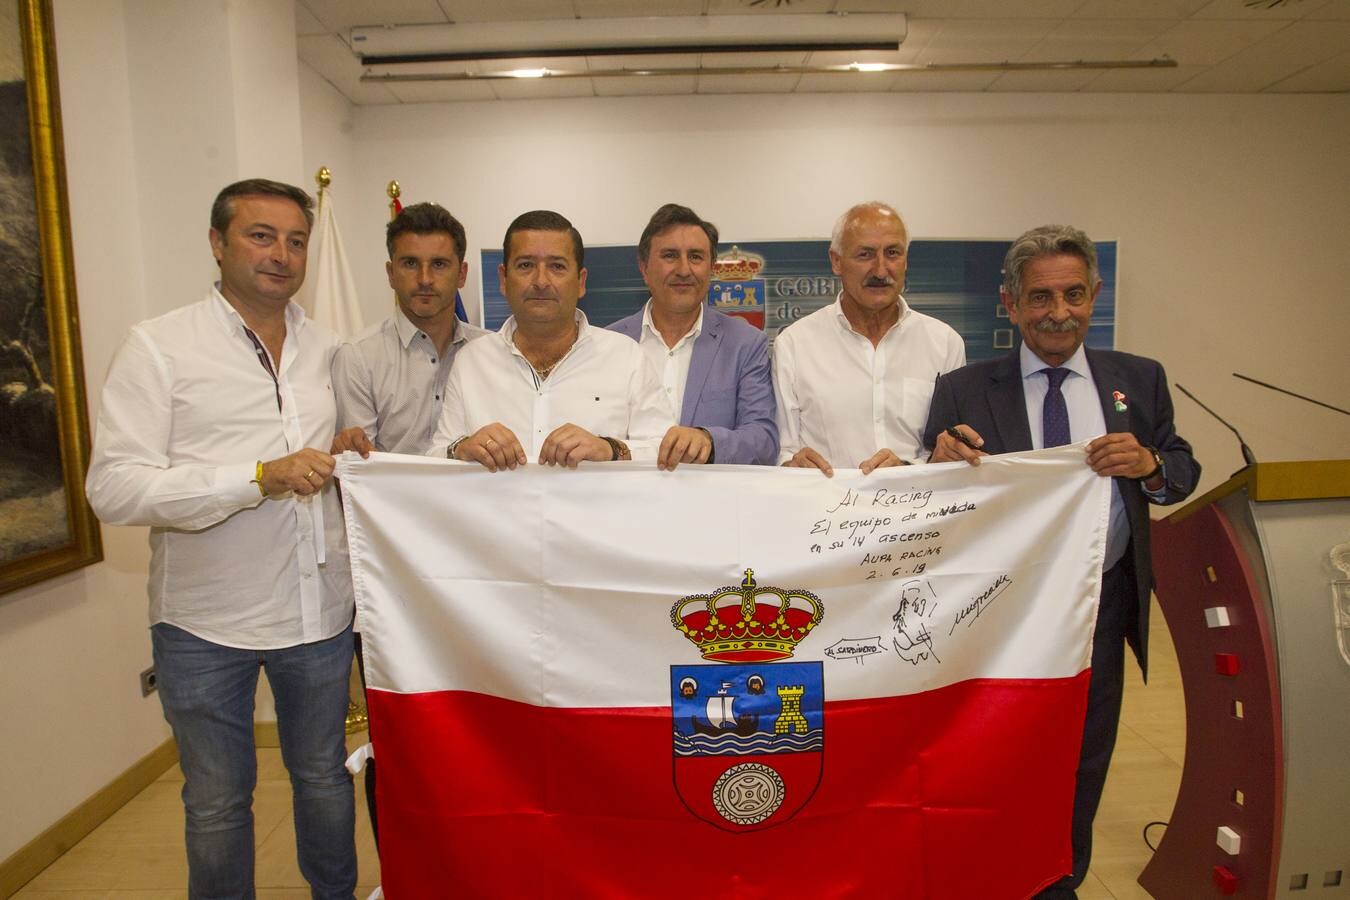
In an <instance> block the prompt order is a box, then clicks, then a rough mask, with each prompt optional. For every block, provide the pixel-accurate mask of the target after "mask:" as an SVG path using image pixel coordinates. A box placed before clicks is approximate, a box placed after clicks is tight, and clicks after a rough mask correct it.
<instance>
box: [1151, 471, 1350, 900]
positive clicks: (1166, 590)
mask: <svg viewBox="0 0 1350 900" xmlns="http://www.w3.org/2000/svg"><path fill="white" fill-rule="evenodd" d="M1152 534H1153V567H1154V572H1155V574H1156V576H1157V588H1156V590H1157V595H1158V603H1159V605H1160V606H1161V607H1162V611H1163V615H1164V616H1165V617H1166V619H1167V626H1168V628H1169V629H1170V630H1171V633H1172V639H1173V641H1174V642H1175V644H1176V648H1177V660H1178V662H1179V663H1180V668H1181V679H1182V688H1183V692H1184V694H1185V698H1186V764H1185V766H1184V767H1183V769H1182V775H1181V789H1180V791H1179V792H1178V794H1177V802H1176V807H1175V808H1174V809H1173V811H1172V819H1171V822H1170V823H1169V824H1168V826H1167V831H1166V834H1165V835H1164V836H1163V839H1162V842H1161V843H1160V844H1159V845H1158V849H1157V851H1156V852H1155V853H1154V855H1153V858H1152V860H1151V861H1150V862H1149V864H1148V865H1147V866H1146V867H1145V868H1144V871H1143V874H1141V875H1140V876H1139V883H1140V884H1141V885H1143V887H1144V888H1145V889H1146V890H1147V891H1148V892H1149V893H1150V894H1152V895H1153V896H1154V897H1156V898H1158V900H1196V898H1204V897H1220V896H1233V897H1247V898H1275V897H1278V898H1282V900H1283V898H1289V900H1320V898H1328V900H1330V898H1331V897H1350V774H1347V769H1348V768H1350V460H1332V461H1320V462H1280V463H1258V464H1255V465H1251V466H1248V467H1247V468H1245V469H1242V470H1241V471H1239V472H1238V473H1237V474H1236V475H1234V476H1233V477H1232V478H1230V479H1229V480H1228V481H1227V482H1225V483H1224V484H1222V485H1220V486H1219V487H1217V488H1215V489H1214V490H1212V491H1210V492H1209V493H1207V494H1205V495H1204V496H1202V497H1200V498H1198V499H1196V500H1194V501H1192V502H1191V503H1188V504H1187V505H1186V506H1184V507H1182V508H1181V509H1180V510H1178V511H1177V512H1176V513H1174V514H1172V515H1171V516H1168V517H1167V518H1165V519H1162V520H1161V521H1158V522H1155V523H1153V529H1152ZM1338 546H1339V547H1340V551H1339V555H1337V554H1336V550H1337V547H1338ZM1333 556H1335V559H1333ZM1337 562H1339V563H1340V566H1338V565H1336V564H1335V563H1337Z"/></svg>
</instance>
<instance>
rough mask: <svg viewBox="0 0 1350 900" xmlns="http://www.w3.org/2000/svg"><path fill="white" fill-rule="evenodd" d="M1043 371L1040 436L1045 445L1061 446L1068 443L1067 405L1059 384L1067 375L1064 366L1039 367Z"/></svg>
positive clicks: (1067, 371)
mask: <svg viewBox="0 0 1350 900" xmlns="http://www.w3.org/2000/svg"><path fill="white" fill-rule="evenodd" d="M1041 371H1042V372H1044V373H1045V381H1046V385H1047V387H1046V391H1045V405H1044V406H1043V407H1041V437H1042V441H1041V443H1042V445H1043V446H1045V447H1062V446H1063V445H1065V444H1067V443H1069V407H1068V406H1067V405H1066V404H1065V403H1064V395H1063V394H1062V393H1060V390H1059V388H1060V385H1062V384H1063V383H1064V379H1065V378H1067V377H1068V375H1069V370H1068V369H1065V368H1054V369H1041Z"/></svg>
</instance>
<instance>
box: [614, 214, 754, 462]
mask: <svg viewBox="0 0 1350 900" xmlns="http://www.w3.org/2000/svg"><path fill="white" fill-rule="evenodd" d="M716 258H717V227H716V226H715V225H713V224H712V223H711V222H705V221H704V220H703V219H701V218H699V216H698V214H697V213H695V212H694V211H693V210H692V209H690V208H688V207H687V206H679V205H677V204H674V203H667V204H666V205H665V206H663V207H661V208H660V209H658V210H657V211H656V213H655V214H654V215H653V216H652V218H651V221H650V222H648V223H647V227H646V228H645V229H643V232H642V238H641V239H640V240H639V241H638V268H639V269H640V270H641V272H642V280H643V281H645V282H646V283H647V288H648V289H649V290H650V291H651V299H650V300H649V301H648V302H647V305H646V306H644V307H643V308H642V310H641V311H640V312H636V313H633V314H632V315H631V316H628V317H627V318H625V319H620V320H619V321H617V322H615V323H614V324H613V325H610V326H609V327H610V328H611V329H613V330H614V331H618V332H620V333H622V334H626V335H628V336H629V337H631V338H632V339H633V340H635V341H637V342H638V343H639V344H640V345H641V346H642V349H643V351H644V353H645V355H646V356H647V359H648V361H649V362H650V363H651V365H652V367H653V368H654V370H655V371H656V375H657V377H658V379H660V381H661V383H662V385H663V386H664V387H665V390H666V396H667V397H668V398H669V400H670V405H671V407H672V408H673V409H674V411H675V418H676V421H677V422H678V423H679V424H678V425H676V426H675V427H673V428H671V429H670V430H669V431H668V432H667V433H666V436H665V439H664V440H663V441H662V442H661V448H660V452H659V454H658V458H657V461H658V464H659V465H660V466H661V467H662V468H674V467H675V466H676V465H678V464H679V463H682V462H688V463H713V462H716V463H740V464H758V465H772V464H773V463H774V462H776V461H777V456H778V425H777V422H776V421H775V419H774V398H773V380H772V376H771V374H770V371H769V355H768V337H767V335H765V334H764V332H763V331H760V330H759V329H758V328H755V327H754V326H753V325H751V324H749V323H748V322H746V321H744V320H743V319H738V318H736V317H734V316H728V315H724V314H722V313H720V312H718V311H717V310H715V309H712V308H711V307H709V306H708V302H707V300H708V280H709V278H710V277H711V275H712V265H713V262H714V261H715V260H716Z"/></svg>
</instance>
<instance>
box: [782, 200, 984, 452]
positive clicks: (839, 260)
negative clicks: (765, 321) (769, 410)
mask: <svg viewBox="0 0 1350 900" xmlns="http://www.w3.org/2000/svg"><path fill="white" fill-rule="evenodd" d="M908 250H909V233H908V231H907V229H906V228H905V223H904V220H903V219H901V218H900V214H899V213H897V212H896V211H895V209H894V208H892V207H890V206H887V205H886V204H884V203H875V202H874V203H862V204H859V205H858V206H855V207H853V208H852V209H850V210H849V211H848V212H846V213H844V215H843V216H841V217H840V218H839V221H838V222H837V223H836V224H835V226H834V234H833V236H832V238H831V240H830V267H831V268H832V269H833V270H834V274H835V275H837V276H839V280H840V282H841V283H842V285H843V288H842V290H840V292H839V297H838V299H837V300H836V301H835V302H834V303H832V304H830V305H829V306H827V307H825V308H823V309H819V310H816V311H815V312H813V313H812V314H811V315H809V316H807V317H805V318H804V319H800V320H798V321H797V322H794V323H793V324H792V325H790V326H788V327H787V328H785V329H783V331H782V333H780V334H779V335H778V339H777V340H776V341H775V342H774V348H773V375H774V379H773V380H774V391H775V393H776V394H777V397H778V436H779V441H780V449H779V452H778V461H779V463H781V464H782V465H785V466H798V467H803V468H816V469H819V470H821V471H822V472H824V473H825V474H826V475H832V474H833V473H834V469H833V466H834V465H835V464H838V465H841V466H857V467H858V468H860V469H861V470H862V471H863V473H864V474H866V473H868V472H871V471H872V470H873V469H876V468H879V467H882V466H898V465H908V464H910V463H914V462H921V461H923V460H924V459H925V458H926V457H927V455H928V454H927V453H926V452H925V450H924V448H923V442H922V436H923V426H924V422H925V421H926V420H927V418H928V404H929V401H930V400H931V399H932V396H933V383H934V381H935V380H936V379H937V376H939V375H941V374H942V373H944V372H950V371H951V370H953V369H958V368H960V367H961V366H963V365H965V362H966V348H965V344H964V342H963V341H962V340H961V336H960V335H958V334H957V333H956V331H954V330H953V329H952V328H951V327H950V326H948V325H946V324H944V323H942V322H939V321H938V320H937V319H934V318H932V317H931V316H926V315H924V314H923V313H921V312H917V311H915V310H913V309H910V307H909V305H908V304H907V303H905V298H904V297H902V296H900V289H901V287H902V286H903V285H904V282H905V269H906V266H907V260H908Z"/></svg>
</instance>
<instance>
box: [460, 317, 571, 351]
mask: <svg viewBox="0 0 1350 900" xmlns="http://www.w3.org/2000/svg"><path fill="white" fill-rule="evenodd" d="M572 321H574V322H576V323H577V340H576V343H574V344H573V345H572V346H573V347H576V346H578V345H580V344H581V342H582V341H585V340H588V339H589V337H590V336H589V335H588V334H587V332H589V331H590V329H591V323H590V322H589V321H588V320H587V319H586V314H585V313H584V312H582V311H581V310H580V309H579V308H578V309H577V311H576V312H575V313H573V314H572ZM455 330H456V331H459V330H460V329H459V328H456V329H455ZM497 333H498V334H499V335H501V337H502V340H504V341H506V346H507V347H508V348H510V350H511V351H512V352H513V353H519V352H520V351H519V350H516V342H515V340H514V338H515V336H516V317H515V316H507V317H506V321H505V322H503V323H502V327H501V329H500V330H499V331H498V332H497Z"/></svg>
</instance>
